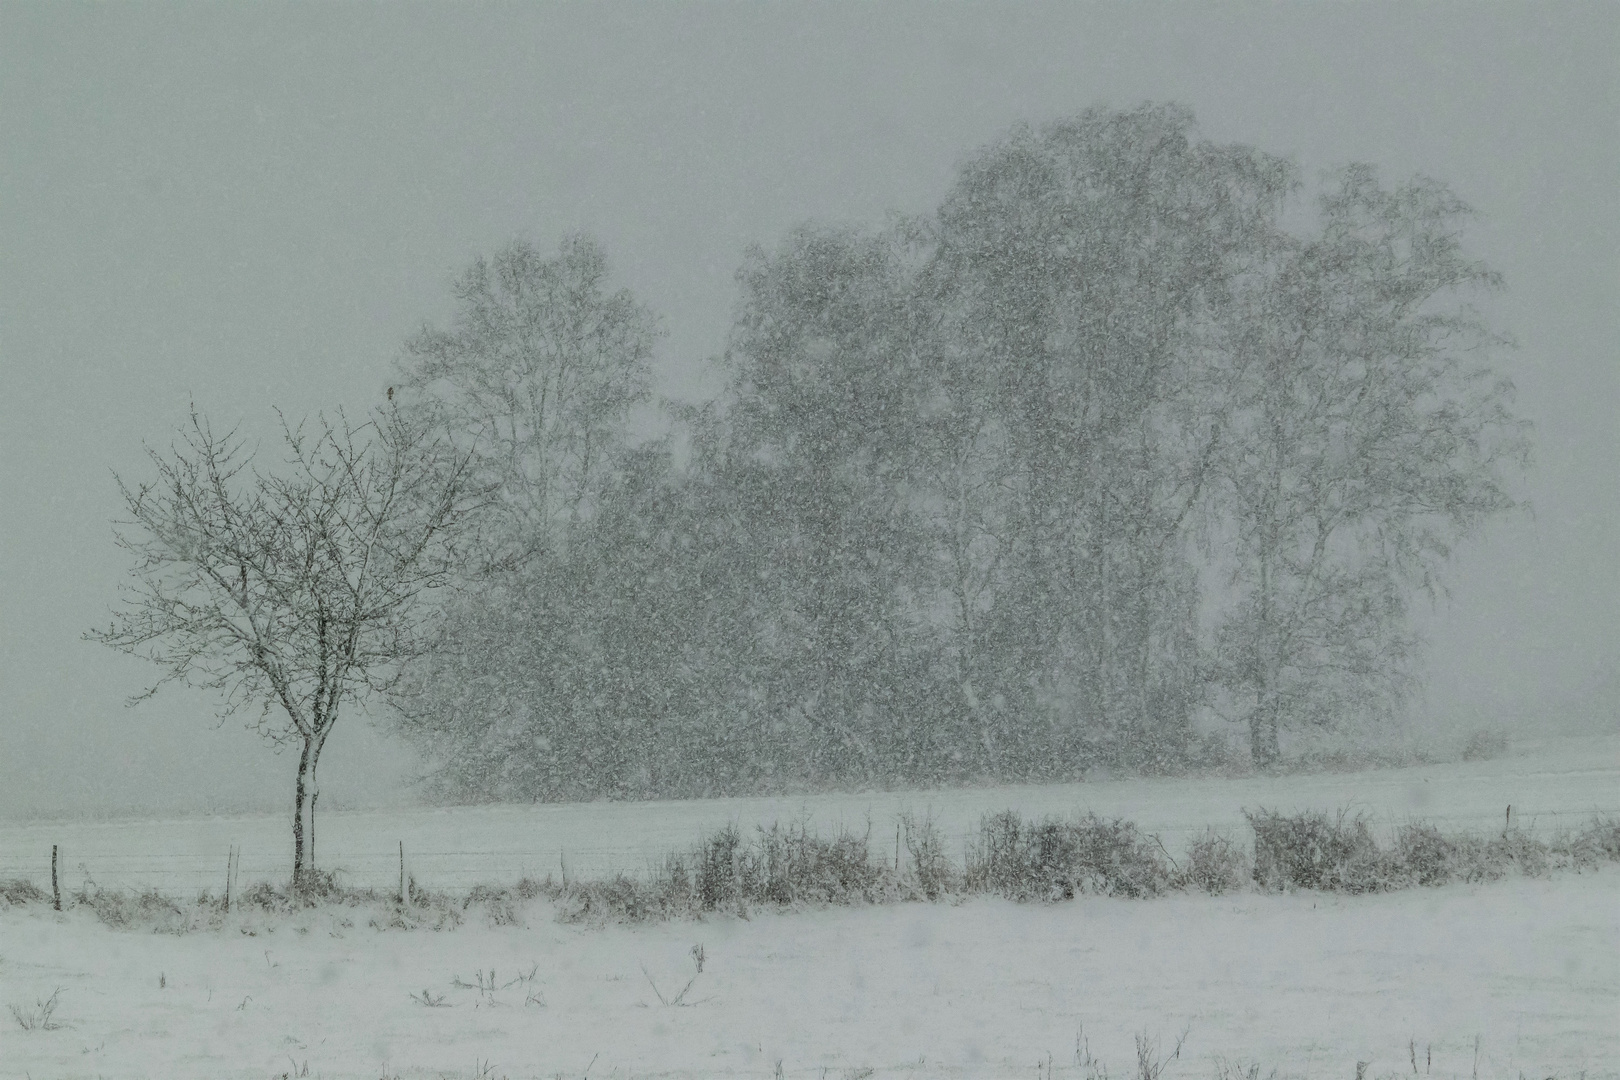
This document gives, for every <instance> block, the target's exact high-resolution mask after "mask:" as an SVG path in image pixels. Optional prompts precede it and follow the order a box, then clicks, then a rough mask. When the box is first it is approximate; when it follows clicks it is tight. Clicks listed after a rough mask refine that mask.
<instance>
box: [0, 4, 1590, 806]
mask: <svg viewBox="0 0 1620 1080" xmlns="http://www.w3.org/2000/svg"><path fill="white" fill-rule="evenodd" d="M1617 57H1620V5H1615V4H1612V3H1593V4H1586V5H1567V4H1547V3H1537V4H1507V3H1492V4H1483V5H1468V4H1447V5H1444V6H1431V7H1414V6H1412V5H1405V4H1402V5H1398V6H1395V5H1390V6H1385V5H1377V4H1355V5H1328V4H1317V3H1312V4H1280V5H1264V6H1258V5H1257V6H1238V5H1219V4H1211V5H1204V6H1200V7H1197V8H1195V7H1194V6H1193V5H1188V4H1166V5H1155V4H1139V5H1132V6H1130V7H1125V6H1113V5H1108V6H1097V7H1088V6H1084V5H1080V4H1073V3H1066V4H1061V5H1054V6H1051V7H1040V6H1034V5H1027V4H1026V5H1018V6H995V5H967V6H959V7H949V6H942V5H940V4H936V3H927V4H899V3H877V4H861V5H814V6H812V5H806V4H797V3H793V4H775V5H763V4H760V5H755V4H749V5H742V4H736V5H727V4H682V3H664V4H659V5H646V6H623V7H617V6H611V5H607V4H590V5H580V6H568V7H550V6H547V7H542V6H539V5H523V6H517V5H511V6H482V7H474V6H471V5H466V4H455V5H452V4H442V5H437V6H406V5H402V4H390V5H365V6H360V5H342V6H339V5H326V4H323V5H314V4H310V5H302V6H294V7H288V6H279V5H268V4H265V5H252V6H249V5H236V4H232V5H223V4H210V5H195V6H168V5H159V4H151V3H140V4H124V5H116V6H114V5H105V6H95V7H91V6H87V5H67V4H34V3H29V4H22V3H16V2H11V0H7V2H5V3H0V462H3V465H0V816H4V817H18V816H35V815H41V814H48V815H55V814H61V813H70V812H80V811H88V812H95V813H106V812H111V811H116V810H121V809H138V810H143V811H147V812H154V811H156V812H171V811H173V812H188V811H195V810H199V809H203V808H207V807H217V808H234V809H255V808H261V809H277V810H279V809H281V808H282V807H283V806H284V805H285V804H286V803H287V802H288V801H289V799H290V795H289V791H290V787H291V776H292V771H293V766H294V762H293V760H292V759H291V757H290V756H286V755H284V756H282V757H281V758H277V757H275V756H273V755H272V754H271V752H270V751H269V750H268V749H266V748H265V747H264V746H263V745H262V744H261V743H259V742H258V740H257V739H256V737H255V736H253V735H251V734H249V733H247V732H245V731H243V730H241V729H240V727H239V725H237V724H236V723H235V722H231V723H228V724H227V725H226V726H224V727H220V728H216V727H215V726H214V724H213V721H212V719H211V717H212V712H213V709H214V707H215V704H216V702H215V701H214V700H213V699H212V698H211V697H210V696H209V695H208V694H206V693H204V692H199V691H186V690H170V691H166V692H165V693H164V694H162V695H160V696H159V697H158V698H156V699H155V700H153V701H150V702H147V703H145V704H143V705H141V706H139V707H136V708H133V709H129V708H125V707H124V705H123V701H124V699H125V698H126V697H127V696H128V695H129V694H131V693H133V692H136V691H138V690H139V689H141V687H142V686H143V685H144V684H143V682H142V680H143V679H147V678H150V677H151V676H152V674H154V672H155V669H152V670H146V669H145V668H144V667H143V665H142V664H141V663H140V662H138V661H135V660H133V659H128V658H124V657H121V656H118V655H117V654H114V653H112V652H111V651H109V650H107V649H105V648H103V647H100V646H96V645H92V644H88V643H85V642H83V641H81V639H80V635H81V634H82V633H83V631H84V630H85V629H87V628H88V627H90V626H92V625H94V624H97V623H101V622H104V621H105V619H106V612H107V608H108V606H109V604H110V603H111V601H112V600H113V599H114V597H115V595H116V590H117V586H118V584H119V582H120V580H121V579H122V577H123V575H124V572H125V569H126V564H125V559H124V556H123V554H122V553H121V552H119V551H118V550H117V549H116V548H115V547H114V546H113V544H112V537H111V532H110V526H109V520H110V519H111V518H112V517H114V516H115V515H116V514H117V513H118V511H119V509H120V506H119V500H118V496H117V491H116V488H115V487H114V485H113V481H112V477H111V470H112V469H115V468H116V469H119V470H121V471H124V472H127V473H128V474H129V475H131V476H133V477H139V476H143V475H145V474H144V473H143V459H142V457H141V453H142V450H141V448H142V444H143V442H149V443H159V444H161V443H165V442H167V440H168V437H169V433H170V432H171V431H172V430H173V429H174V428H175V427H176V425H177V424H178V423H179V422H180V421H181V420H183V418H184V417H185V415H186V411H187V408H188V403H189V402H190V401H193V400H194V401H195V402H196V403H197V405H198V406H199V408H201V409H202V410H203V411H204V412H205V413H207V414H208V415H209V416H210V417H213V418H215V420H216V422H221V423H228V422H232V421H237V420H241V421H243V422H245V423H246V424H247V425H248V427H249V428H250V429H251V430H262V429H263V428H264V427H265V425H266V423H267V422H268V421H269V420H270V419H271V415H272V414H271V412H270V410H271V408H272V406H280V407H281V408H282V409H284V410H286V411H287V412H289V413H290V414H293V415H299V414H303V413H306V412H310V411H313V410H315V409H318V408H323V407H326V408H330V407H332V406H335V405H338V404H342V405H344V406H346V407H348V408H350V409H352V410H356V411H363V410H364V409H365V408H367V407H368V406H369V405H371V404H372V403H373V402H374V401H375V400H376V399H377V398H378V396H379V395H380V394H381V393H382V391H383V389H384V387H386V385H387V384H388V382H389V374H390V369H391V364H392V363H393V360H394V358H395V356H396V354H397V350H398V347H399V345H400V343H401V342H402V341H403V339H404V338H405V337H406V336H407V335H408V334H409V333H411V331H412V330H413V329H414V328H416V327H417V326H419V325H420V324H421V322H422V321H423V320H440V319H442V318H443V317H444V315H445V313H446V312H447V310H448V289H447V285H448V282H449V279H450V277H451V276H452V274H453V273H454V272H455V271H456V270H457V269H458V268H459V267H461V266H463V265H465V263H466V262H467V261H468V260H470V259H471V258H472V257H473V256H475V255H477V254H478V253H480V252H488V251H491V250H493V249H494V248H495V247H497V246H498V245H500V244H502V243H503V242H505V241H506V240H508V239H510V238H511V237H513V236H517V235H522V236H526V237H529V238H531V239H533V240H535V241H536V242H537V243H539V244H541V245H542V246H545V247H549V246H551V245H552V244H554V243H555V241H556V239H557V238H558V237H560V236H561V235H562V234H563V233H565V232H568V231H571V230H578V229H584V230H588V231H590V232H593V233H595V234H596V235H597V236H598V237H599V238H600V239H601V240H602V241H603V242H604V244H605V245H606V247H607V248H608V251H609V253H610V255H611V257H612V259H613V262H614V267H615V270H616V272H617V274H618V276H619V277H620V279H621V280H622V282H623V283H624V284H627V285H629V286H630V287H631V288H633V289H634V290H635V291H636V292H637V293H638V294H640V296H641V297H642V298H643V299H644V300H645V301H646V302H647V303H648V304H650V305H651V306H652V307H653V308H655V309H656V310H658V311H659V312H661V313H662V315H663V318H664V321H665V327H666V329H667V331H668V336H667V338H666V339H665V340H664V342H663V343H662V345H661V348H660V352H659V357H658V370H659V373H660V379H661V385H662V389H663V390H664V391H665V392H666V393H670V394H676V395H683V396H689V397H690V396H697V395H700V394H703V393H706V392H708V391H710V390H712V389H713V388H714V386H715V379H714V375H713V372H712V370H710V369H707V368H706V362H707V360H708V358H709V357H712V356H713V355H715V354H716V353H718V352H719V351H720V350H721V348H722V347H723V345H724V341H725V337H726V333H727V329H728V326H729V323H730V315H731V309H732V304H733V301H734V299H735V288H734V282H733V274H734V272H735V270H736V269H737V267H738V265H739V262H740V259H741V256H742V253H743V250H744V248H745V247H746V246H747V245H749V244H752V243H771V242H773V241H774V240H776V239H777V238H779V237H781V236H782V235H783V234H784V232H785V231H786V230H788V229H789V228H790V227H792V226H793V225H794V224H796V223H798V222H800V221H803V220H806V219H811V218H814V219H820V220H838V221H850V222H877V221H880V220H881V219H882V217H883V215H884V214H885V213H886V212H888V211H891V210H898V211H902V212H908V213H911V212H920V211H925V210H927V209H929V208H930V207H932V206H933V205H935V204H936V203H937V201H938V199H939V198H940V196H941V194H942V193H943V192H944V190H945V188H946V186H947V184H948V183H949V182H950V179H951V176H952V173H953V170H954V169H955V167H956V166H957V164H958V163H959V162H960V161H961V160H962V159H963V158H964V156H965V155H967V154H968V153H970V152H971V151H972V150H974V149H975V148H976V147H978V146H980V145H982V144H984V143H985V142H987V141H989V140H991V139H993V138H995V137H996V136H997V135H998V134H1000V133H1002V132H1003V131H1005V130H1006V129H1007V128H1008V127H1009V126H1010V125H1012V124H1014V123H1015V122H1018V121H1029V122H1032V123H1040V122H1043V121H1046V120H1050V119H1052V118H1055V117H1058V116H1061V115H1064V114H1068V113H1072V112H1076V111H1078V110H1080V109H1083V108H1085V107H1086V106H1089V105H1094V104H1099V103H1102V104H1111V105H1115V106H1129V105H1134V104H1136V103H1138V102H1141V101H1143V100H1176V101H1181V102H1185V103H1186V104H1188V105H1190V106H1192V108H1193V109H1194V110H1195V111H1196V113H1197V115H1198V118H1199V121H1200V125H1201V128H1202V130H1203V132H1204V134H1205V135H1206V136H1208V137H1210V138H1214V139H1217V140H1222V141H1241V142H1248V143H1253V144H1256V145H1258V146H1260V147H1262V148H1264V149H1266V150H1269V151H1273V152H1278V153H1285V154H1290V155H1293V156H1294V157H1295V158H1296V160H1298V161H1299V163H1300V164H1301V165H1302V166H1303V167H1304V169H1305V170H1306V175H1307V176H1315V175H1317V174H1319V172H1320V171H1321V170H1323V169H1325V168H1328V167H1331V166H1335V165H1339V164H1342V163H1345V162H1347V161H1351V160H1367V161H1372V162H1374V163H1376V164H1378V165H1379V166H1381V168H1382V169H1383V171H1384V174H1385V176H1386V178H1388V179H1391V180H1394V179H1399V178H1402V177H1405V176H1407V175H1410V174H1412V173H1414V172H1421V173H1426V174H1429V175H1432V176H1435V177H1438V178H1440V179H1443V180H1446V181H1448V182H1449V183H1451V184H1452V185H1453V186H1454V187H1455V188H1456V189H1457V191H1458V192H1459V193H1461V194H1462V195H1463V197H1464V198H1466V199H1467V200H1468V201H1470V202H1471V203H1472V204H1473V205H1474V206H1475V207H1476V208H1477V209H1478V210H1479V211H1480V213H1481V215H1482V219H1481V221H1480V222H1479V223H1478V226H1477V228H1476V229H1475V230H1474V231H1473V233H1472V236H1471V247H1472V249H1473V251H1474V252H1475V253H1476V254H1478V255H1480V256H1482V257H1484V258H1485V259H1487V260H1488V261H1489V262H1491V263H1492V264H1493V265H1494V266H1495V267H1496V268H1497V269H1499V270H1501V271H1502V272H1503V273H1504V274H1505V275H1506V278H1507V282H1508V287H1509V288H1508V292H1507V293H1506V295H1505V296H1503V297H1501V298H1500V299H1499V300H1498V301H1497V302H1496V303H1495V304H1494V306H1493V308H1492V310H1491V315H1492V317H1493V318H1494V319H1495V320H1496V321H1497V322H1498V324H1499V325H1500V326H1502V327H1503V328H1504V329H1506V330H1508V331H1509V332H1511V333H1512V334H1513V335H1514V336H1515V337H1516V338H1517V340H1518V342H1519V344H1520V349H1519V351H1518V352H1517V354H1516V355H1515V356H1514V357H1513V358H1512V361H1511V363H1512V370H1511V374H1512V376H1513V377H1514V379H1515V381H1516V382H1517V384H1518V386H1519V390H1520V396H1519V403H1520V406H1521V409H1522V411H1523V412H1524V414H1525V415H1527V416H1529V417H1530V418H1531V419H1532V420H1534V421H1535V423H1536V425H1537V428H1538V436H1537V437H1538V443H1539V449H1538V461H1537V466H1536V469H1535V471H1534V473H1533V474H1532V475H1530V476H1529V477H1528V478H1527V480H1526V483H1525V485H1524V489H1523V490H1524V494H1525V495H1526V496H1527V497H1528V498H1529V499H1530V500H1531V501H1532V502H1533V503H1534V506H1535V516H1534V518H1531V517H1529V516H1521V517H1517V518H1515V519H1513V520H1508V521H1503V522H1499V523H1497V524H1496V525H1495V526H1494V527H1492V528H1491V529H1490V531H1489V532H1488V533H1487V534H1485V535H1484V536H1482V537H1480V538H1479V539H1478V540H1477V541H1476V542H1474V543H1472V544H1471V545H1469V546H1468V547H1467V548H1466V549H1465V550H1463V551H1462V552H1461V553H1460V555H1459V558H1458V560H1457V563H1456V566H1455V567H1454V569H1453V572H1452V576H1451V581H1452V585H1453V597H1452V599H1451V600H1450V602H1448V603H1446V604H1444V605H1442V607H1441V608H1440V609H1439V610H1438V611H1437V612H1436V613H1435V614H1434V615H1433V617H1432V619H1431V620H1430V621H1431V623H1432V625H1431V628H1430V632H1431V637H1432V641H1433V650H1432V660H1431V672H1432V688H1431V691H1430V695H1429V700H1428V704H1427V708H1428V711H1429V714H1430V715H1431V716H1433V717H1436V718H1438V719H1440V720H1456V719H1458V718H1461V719H1463V720H1466V721H1469V722H1472V720H1473V719H1474V718H1484V719H1487V720H1494V719H1513V718H1522V717H1525V716H1536V715H1542V714H1543V712H1545V711H1551V712H1556V711H1557V710H1558V709H1561V708H1563V707H1564V706H1565V705H1566V704H1567V703H1569V702H1573V701H1576V700H1578V699H1580V697H1581V695H1583V694H1588V702H1589V703H1590V696H1589V691H1590V688H1591V687H1592V686H1594V685H1597V684H1598V683H1599V682H1601V681H1602V680H1603V679H1604V678H1606V677H1607V678H1610V679H1612V678H1613V676H1614V673H1615V671H1616V669H1617V667H1620V77H1617V72H1620V62H1617ZM1611 685H1612V683H1611ZM359 720H360V718H359V717H351V718H350V721H349V722H347V723H345V724H342V725H340V727H339V729H338V731H337V733H336V734H335V735H334V737H333V739H332V741H331V743H330V744H329V746H328V749H327V753H326V755H325V757H324V758H323V762H322V769H321V774H322V787H323V793H324V794H325V795H326V798H325V799H323V800H322V805H323V806H327V805H331V806H333V807H337V806H341V805H357V804H377V803H388V802H392V801H399V800H401V799H406V798H409V790H408V789H407V788H406V787H405V785H404V783H403V779H404V777H406V776H407V775H408V773H409V771H410V769H411V761H410V758H409V756H408V755H407V754H406V753H405V752H404V751H403V750H402V749H401V748H400V747H398V746H397V745H396V744H394V743H393V742H392V741H390V740H389V739H388V738H387V737H386V736H384V735H381V734H379V733H378V732H377V731H375V730H374V729H372V728H370V727H368V726H367V724H366V723H364V722H359ZM327 800H330V802H328V801H327Z"/></svg>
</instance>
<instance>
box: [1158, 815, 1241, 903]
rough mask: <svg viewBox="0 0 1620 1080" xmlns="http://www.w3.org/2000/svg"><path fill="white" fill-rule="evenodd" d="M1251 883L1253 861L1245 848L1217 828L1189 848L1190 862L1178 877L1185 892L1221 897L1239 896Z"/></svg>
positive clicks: (1209, 830)
mask: <svg viewBox="0 0 1620 1080" xmlns="http://www.w3.org/2000/svg"><path fill="white" fill-rule="evenodd" d="M1248 880H1249V857H1248V854H1247V853H1246V852H1245V851H1244V850H1243V847H1242V845H1240V844H1239V843H1237V842H1236V841H1235V840H1233V839H1232V838H1231V837H1229V836H1227V835H1226V834H1225V833H1222V832H1217V831H1216V830H1215V829H1214V828H1208V829H1205V830H1204V831H1203V832H1202V833H1201V834H1199V835H1198V836H1197V837H1196V838H1194V840H1193V842H1192V843H1191V844H1190V845H1188V847H1187V856H1186V861H1185V863H1184V864H1183V865H1182V867H1181V870H1180V872H1179V873H1178V874H1177V875H1176V884H1177V885H1178V886H1180V887H1181V888H1192V889H1198V890H1200V891H1202V892H1206V893H1209V894H1210V895H1211V896H1219V895H1221V894H1222V893H1229V892H1236V891H1237V890H1239V889H1241V888H1243V886H1244V884H1245V883H1246V882H1247V881H1248Z"/></svg>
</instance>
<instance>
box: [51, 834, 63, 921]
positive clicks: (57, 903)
mask: <svg viewBox="0 0 1620 1080" xmlns="http://www.w3.org/2000/svg"><path fill="white" fill-rule="evenodd" d="M51 907H53V908H55V909H56V910H57V911H61V910H62V890H61V889H60V888H58V887H57V884H56V845H55V844H52V845H51Z"/></svg>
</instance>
